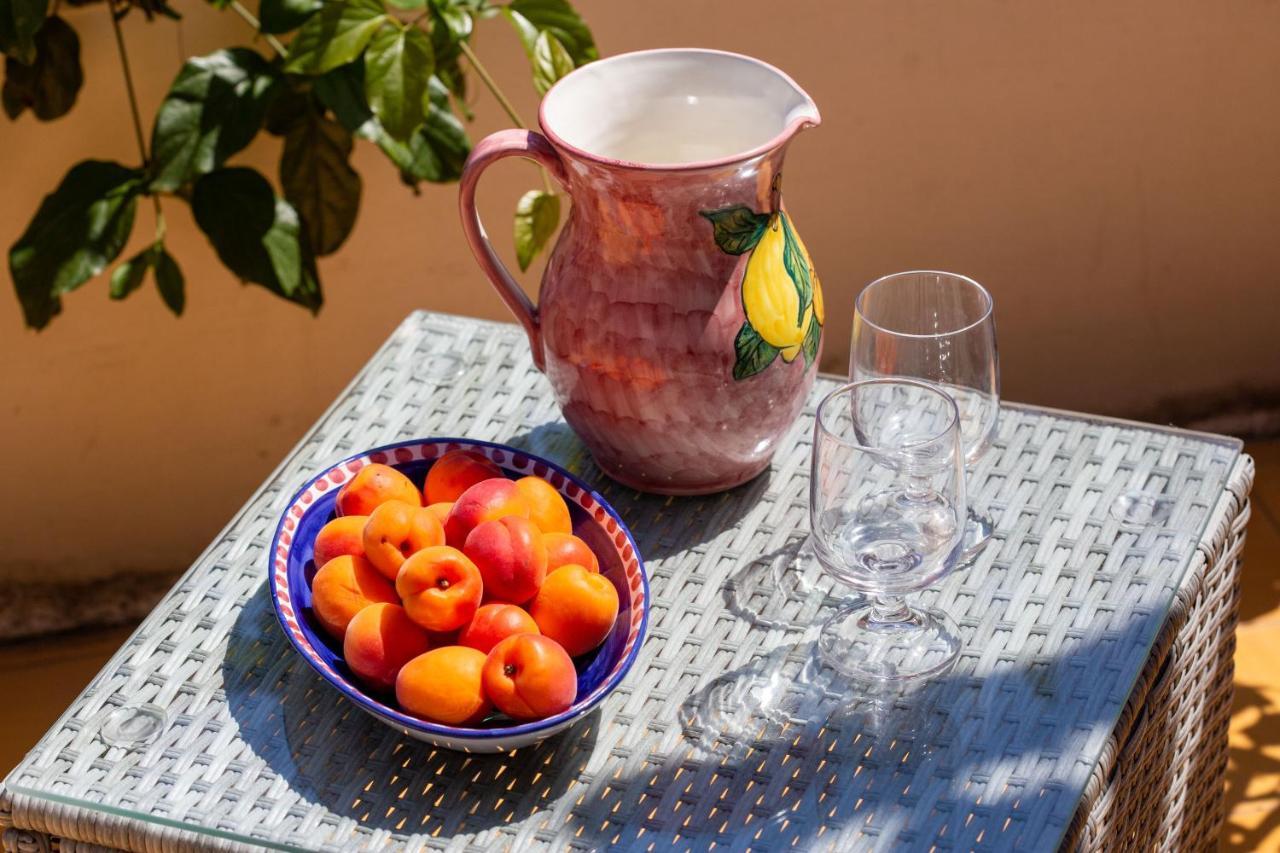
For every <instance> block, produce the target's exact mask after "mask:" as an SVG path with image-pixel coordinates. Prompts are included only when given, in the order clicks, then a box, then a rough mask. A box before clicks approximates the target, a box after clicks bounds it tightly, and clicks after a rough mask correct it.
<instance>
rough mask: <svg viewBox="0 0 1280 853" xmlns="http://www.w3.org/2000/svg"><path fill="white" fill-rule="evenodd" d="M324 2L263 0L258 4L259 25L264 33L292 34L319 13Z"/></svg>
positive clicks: (319, 0)
mask: <svg viewBox="0 0 1280 853" xmlns="http://www.w3.org/2000/svg"><path fill="white" fill-rule="evenodd" d="M323 6H324V0H262V2H261V3H259V4H258V24H259V28H260V29H261V30H262V32H264V33H274V34H280V33H290V32H293V31H294V30H296V29H297V28H298V27H300V26H302V25H303V24H305V23H306V22H307V19H308V18H310V17H311V16H312V15H314V14H315V13H316V12H319V11H320V9H321V8H322V7H323Z"/></svg>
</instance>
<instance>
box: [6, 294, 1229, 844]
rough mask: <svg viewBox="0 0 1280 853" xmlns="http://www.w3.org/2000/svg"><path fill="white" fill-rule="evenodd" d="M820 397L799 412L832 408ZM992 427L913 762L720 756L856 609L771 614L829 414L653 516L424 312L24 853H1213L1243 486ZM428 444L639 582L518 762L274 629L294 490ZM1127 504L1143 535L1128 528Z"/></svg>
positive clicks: (820, 601) (1219, 468)
mask: <svg viewBox="0 0 1280 853" xmlns="http://www.w3.org/2000/svg"><path fill="white" fill-rule="evenodd" d="M818 384H819V387H818V388H816V389H815V392H814V398H813V400H812V401H811V403H812V402H814V401H816V399H817V397H818V395H819V394H820V393H821V392H823V391H825V390H826V389H829V388H830V387H832V384H833V383H832V382H831V381H830V380H820V381H819V383H818ZM1001 418H1002V419H1001V427H1000V434H999V438H998V441H997V442H996V444H995V445H994V447H993V449H992V450H991V452H989V453H988V454H987V455H986V456H985V457H984V459H983V461H982V462H981V463H980V465H979V467H978V470H977V471H976V472H975V474H974V476H973V479H972V485H971V491H972V493H973V495H972V496H973V499H974V500H975V501H976V502H978V503H979V504H980V505H983V506H986V507H990V508H991V510H992V513H993V515H994V516H995V518H996V519H997V530H996V541H995V542H994V543H993V544H992V546H990V547H988V549H987V550H986V551H985V552H984V553H983V555H982V556H981V557H980V558H979V559H978V560H977V562H976V563H975V564H974V565H972V566H971V567H969V568H967V569H965V570H964V571H959V572H956V573H954V574H953V575H951V576H950V577H949V578H948V579H946V580H945V581H944V582H943V583H942V584H941V585H940V587H939V589H937V590H935V591H933V592H930V593H927V594H926V595H925V598H926V599H928V600H929V601H930V602H931V603H933V604H934V605H935V606H939V607H942V608H945V609H946V610H948V611H949V612H950V613H951V614H952V615H953V616H954V617H955V618H956V620H957V622H958V623H959V624H960V626H961V629H962V632H963V635H964V639H965V642H966V648H965V652H964V654H963V657H962V659H961V661H960V663H959V664H958V665H957V667H956V669H955V670H954V671H953V672H952V673H951V674H949V675H948V676H946V677H945V678H943V679H942V680H940V681H939V682H937V683H935V684H931V685H930V686H929V687H928V688H927V689H926V690H925V691H923V692H922V693H921V694H920V696H919V697H916V698H915V699H913V700H912V703H913V704H912V705H911V706H910V708H906V709H904V711H903V713H904V714H905V713H910V714H912V715H914V716H913V717H912V719H915V720H916V721H917V722H918V727H917V729H915V731H916V734H915V735H914V736H911V737H905V738H904V737H898V738H895V739H889V738H887V737H882V736H880V735H877V734H876V733H875V732H873V731H870V730H863V729H861V728H860V727H859V725H858V724H857V720H858V717H856V716H849V717H846V718H845V719H844V721H843V722H839V721H835V722H833V721H827V722H825V723H823V722H817V723H814V724H811V725H795V726H789V725H785V724H784V725H783V726H782V727H781V728H780V729H779V728H775V729H771V730H769V731H763V732H761V733H760V735H759V737H756V738H750V739H747V740H745V741H742V742H736V743H729V744H724V743H719V742H708V739H707V738H706V737H703V736H702V733H700V732H699V731H698V728H697V725H696V719H695V718H693V717H691V716H690V710H691V709H696V708H697V707H699V703H700V702H703V701H705V699H706V697H707V696H708V695H709V693H708V691H710V690H711V689H712V688H713V685H715V684H716V683H717V679H723V678H725V677H726V674H729V677H732V674H733V673H738V672H743V671H747V670H748V669H749V668H750V667H751V666H753V665H754V664H755V663H758V662H759V661H760V660H762V659H764V658H770V659H772V660H775V661H782V663H783V664H784V665H790V664H791V663H793V662H795V661H797V660H799V659H800V658H801V657H802V652H801V650H802V649H803V647H804V643H805V642H806V638H811V636H812V632H813V627H812V626H813V623H814V622H815V621H816V620H819V619H820V618H822V617H823V616H824V615H825V614H827V613H829V612H831V608H833V607H834V606H836V605H838V603H839V600H840V599H839V597H838V596H837V595H833V594H830V592H831V587H830V584H829V583H827V584H824V583H823V580H822V579H821V577H820V576H819V575H818V574H817V573H816V572H815V571H814V570H813V569H812V567H807V566H806V565H805V564H801V565H800V567H799V568H797V569H796V570H795V571H794V572H793V573H791V574H790V575H788V574H784V575H782V576H781V577H782V583H781V584H780V583H779V582H778V580H777V579H776V577H777V576H775V573H774V571H773V568H774V567H775V565H776V564H777V561H778V560H785V559H787V555H788V554H794V551H795V548H796V546H797V544H798V543H799V542H800V541H801V540H802V539H803V536H804V531H805V530H806V528H807V520H806V511H807V465H808V459H809V445H810V433H811V430H812V405H811V406H810V408H809V410H808V412H807V413H806V414H805V415H804V416H803V417H802V418H801V419H800V421H799V422H798V423H797V424H796V425H795V428H794V432H793V433H792V437H791V440H790V441H788V442H786V443H784V446H783V448H782V450H781V451H780V452H779V453H778V456H777V458H776V459H775V461H774V464H773V467H772V469H771V470H770V472H769V473H768V474H766V475H764V476H762V477H760V478H758V479H757V480H755V481H753V482H752V483H749V484H747V485H746V486H743V487H741V488H739V489H736V490H734V491H732V492H729V493H726V494H722V495H717V496H713V497H709V498H704V499H664V498H656V497H651V496H644V495H640V494H638V493H635V492H632V491H630V490H627V489H625V488H622V487H619V486H617V485H614V484H612V483H610V482H609V481H607V480H605V479H604V478H603V477H601V476H600V475H599V473H598V472H597V471H596V470H595V468H594V466H593V465H592V463H591V461H590V459H589V458H588V457H587V456H586V455H585V452H584V451H583V449H582V447H581V445H580V443H579V442H578V441H577V440H576V438H575V437H574V436H573V434H572V433H571V432H570V431H569V430H568V429H567V427H565V425H564V424H563V422H562V421H560V420H559V417H558V412H557V410H556V408H555V404H554V402H553V400H552V399H551V395H550V392H549V388H548V386H547V384H546V383H545V381H544V380H543V378H542V377H541V376H540V375H539V374H537V373H536V371H534V369H533V367H532V365H531V361H530V358H529V354H528V351H527V348H526V345H525V342H524V338H523V336H522V335H520V334H519V333H518V331H517V330H516V329H515V327H512V326H506V325H501V324H494V323H485V322H478V321H474V320H467V319H462V318H456V317H449V316H445V315H439V314H428V313H416V314H414V315H412V316H410V317H409V318H408V319H407V320H406V321H405V322H404V323H403V324H402V325H401V327H400V328H399V329H398V330H397V332H396V333H395V334H394V335H393V336H392V338H391V339H390V340H389V341H388V342H387V344H386V345H385V346H384V347H383V348H382V349H381V350H380V351H379V352H378V353H377V354H376V355H375V356H374V358H373V359H372V360H371V361H370V363H369V364H368V365H367V366H366V367H365V368H364V370H363V371H362V372H361V373H360V375H359V376H358V377H357V378H356V380H355V381H354V382H353V383H352V385H351V386H350V387H349V388H348V389H347V390H346V392H344V393H343V394H342V395H341V396H340V397H339V399H338V400H337V402H336V403H335V404H334V405H333V406H332V407H331V408H330V409H329V411H328V412H327V413H326V414H325V415H324V416H323V417H322V418H321V419H320V421H319V422H318V423H317V424H316V426H315V427H314V428H313V429H312V430H311V432H310V433H309V434H308V435H307V436H306V437H305V438H304V439H303V441H302V442H301V443H300V444H299V445H298V447H297V448H296V449H295V450H294V452H293V453H291V454H290V455H289V457H288V458H287V459H286V460H285V461H284V462H283V463H282V464H281V465H280V467H279V468H278V469H277V470H276V471H275V472H274V473H273V474H272V475H271V476H270V477H269V478H268V480H267V482H266V483H265V484H264V485H263V487H262V488H261V489H260V490H259V491H258V493H257V494H255V495H254V496H253V497H252V498H251V499H250V500H249V502H248V504H246V506H245V507H244V509H243V510H241V512H240V513H239V514H238V515H237V516H236V517H235V518H234V519H233V520H232V521H231V523H230V524H229V525H228V526H227V528H226V529H225V530H224V531H223V532H222V533H221V534H220V535H219V536H218V538H217V539H216V540H215V541H214V542H213V544H211V545H210V546H209V548H208V550H206V551H205V553H204V554H203V555H202V556H201V557H200V558H199V559H198V560H197V561H196V563H195V565H194V566H192V568H191V569H190V571H188V572H187V573H186V575H184V576H183V578H182V579H181V580H180V581H179V582H178V583H177V585H176V586H175V587H174V588H173V590H172V591H171V592H170V593H169V595H168V596H167V597H166V598H165V599H164V600H163V601H162V602H161V604H160V605H159V606H158V607H157V608H156V610H155V611H154V612H153V613H152V614H151V615H150V616H149V617H148V618H147V620H146V621H145V622H144V623H143V624H142V626H141V627H140V628H139V629H138V630H137V632H136V633H135V634H134V635H133V636H132V637H131V638H130V639H129V641H128V642H127V643H125V645H124V646H123V647H122V648H121V649H120V650H119V651H118V652H117V653H116V655H115V656H114V657H113V658H112V660H111V661H110V662H109V663H108V664H107V665H106V667H104V669H103V670H102V672H100V673H99V674H98V676H97V677H96V678H94V680H93V682H92V683H91V684H90V685H89V686H88V687H87V688H86V689H85V691H84V692H83V693H82V694H81V695H80V697H79V698H78V699H76V701H75V702H74V703H72V705H71V706H70V707H69V708H68V709H67V711H66V712H65V714H64V715H63V716H62V718H61V719H60V720H59V721H58V722H57V723H56V724H55V725H54V726H53V727H52V728H51V729H50V730H49V732H48V733H47V734H46V735H45V736H44V738H43V739H42V740H41V741H40V742H39V743H38V744H37V745H36V747H35V748H34V749H33V750H32V751H31V752H30V754H28V755H27V757H26V758H25V759H24V760H23V762H22V763H21V764H20V765H19V766H18V767H17V768H15V769H14V770H13V772H12V773H11V774H10V775H9V776H8V778H7V779H6V780H5V782H4V787H3V789H2V790H0V824H2V825H3V826H4V827H5V831H4V836H3V838H4V844H5V847H6V849H9V850H42V849H51V848H52V847H55V846H56V847H59V848H60V849H76V850H80V849H93V848H94V846H95V845H98V846H105V847H117V848H130V849H140V850H156V849H161V848H163V849H166V850H167V849H175V848H181V849H187V848H192V849H195V848H200V849H210V848H213V849H224V848H238V847H242V846H248V845H259V846H265V847H272V848H278V849H298V848H307V849H314V848H321V849H356V848H362V849H365V848H367V849H373V848H379V849H381V848H384V847H387V846H389V845H392V844H394V845H400V846H403V847H404V848H406V849H424V848H430V849H434V848H447V849H451V850H473V849H474V850H494V849H516V850H523V849H528V848H530V847H534V846H539V845H545V846H549V847H553V848H556V849H563V848H565V847H572V848H575V849H579V848H580V849H592V848H600V847H606V846H617V847H623V848H631V849H643V850H648V849H656V850H665V849H667V848H671V847H675V848H679V849H706V848H710V847H713V846H714V847H717V848H718V847H727V848H730V849H734V850H739V849H761V850H763V849H779V848H785V847H797V848H816V849H889V848H893V849H901V848H910V849H921V850H928V849H931V848H936V849H945V850H950V849H955V850H968V849H972V848H984V849H987V848H989V849H1006V848H1016V849H1034V850H1052V849H1055V848H1058V847H1060V846H1063V847H1081V848H1091V849H1097V848H1106V849H1118V848H1121V847H1129V846H1134V847H1143V848H1158V849H1163V850H1169V849H1178V848H1186V847H1199V846H1207V845H1209V844H1212V843H1213V841H1214V838H1215V837H1216V833H1217V830H1218V827H1219V824H1220V821H1221V787H1222V785H1221V783H1222V775H1223V772H1224V771H1225V764H1226V718H1227V712H1228V709H1229V706H1230V697H1231V693H1230V690H1231V687H1230V683H1231V650H1232V647H1233V629H1234V625H1235V618H1236V589H1237V585H1236V578H1237V568H1238V556H1239V549H1240V544H1241V540H1242V538H1243V525H1244V520H1245V519H1246V518H1247V515H1248V506H1247V494H1248V490H1249V486H1250V483H1251V478H1252V463H1251V462H1250V460H1249V459H1248V457H1247V456H1243V455H1242V454H1241V453H1240V445H1239V443H1238V442H1236V441H1234V440H1229V439H1224V438H1220V437H1216V436H1208V435H1201V434H1193V433H1187V432H1179V431H1175V430H1168V429H1160V428H1156V427H1148V426H1144V425H1139V424H1131V423H1124V422H1118V421H1107V420H1101V419H1094V418H1086V417H1082V416H1078V415H1072V414H1066V413H1060V412H1049V411H1045V410H1040V409H1032V408H1025V407H1019V406H1006V407H1005V409H1004V411H1003V413H1002V415H1001ZM427 435H459V436H462V435H465V436H472V437H475V438H482V439H493V440H501V441H506V442H510V443H513V444H516V445H519V446H523V447H524V448H526V449H528V450H530V451H533V452H536V453H539V454H542V455H545V456H548V457H551V458H554V459H556V460H558V461H560V462H562V463H563V464H566V465H567V466H568V467H569V468H570V469H572V470H575V471H577V472H578V473H580V474H581V475H582V476H584V477H585V478H587V479H588V480H590V481H594V482H595V483H597V484H598V486H599V487H600V489H601V491H602V493H603V494H605V496H606V497H607V498H608V499H609V500H610V501H611V502H613V503H614V505H615V506H616V507H617V508H618V510H619V511H620V512H621V513H622V515H623V517H624V518H626V519H627V521H628V524H629V525H630V526H631V528H632V529H633V531H634V532H635V534H636V537H637V539H638V541H639V544H640V548H641V551H642V553H643V554H644V556H645V558H646V561H647V564H648V569H649V572H650V575H651V579H652V593H653V610H652V613H651V619H650V635H649V638H648V640H647V642H646V644H645V646H644V648H643V649H642V651H641V654H640V658H639V661H638V662H637V665H636V667H635V668H634V669H633V670H632V672H631V673H630V675H629V676H628V678H627V680H626V681H625V682H624V683H623V685H622V686H621V687H620V688H619V690H618V691H617V692H616V693H615V694H614V695H612V696H611V697H610V698H609V699H608V700H607V701H606V702H605V703H604V705H603V706H602V709H601V710H599V711H598V712H596V713H594V714H593V715H592V716H591V717H589V718H588V719H587V720H585V721H584V722H582V723H580V724H579V725H578V726H576V727H574V728H573V729H571V730H570V731H569V732H567V733H566V734H564V735H562V736H560V737H558V738H556V739H554V740H552V741H550V742H547V743H545V744H542V745H539V746H537V747H531V748H529V749H526V750H522V751H520V752H517V753H515V754H512V755H509V756H465V755H461V754H456V753H450V752H447V751H437V750H433V749H431V748H429V747H427V746H425V745H423V744H419V743H417V742H414V741H411V740H407V739H405V738H402V737H400V736H399V735H397V734H396V733H395V732H393V731H392V730H390V729H388V728H386V727H384V726H382V725H381V724H380V723H378V722H376V721H375V720H373V719H372V718H369V717H366V716H365V715H364V714H362V713H361V712H360V711H358V710H357V709H355V708H354V707H353V706H351V705H350V704H349V703H347V702H346V701H345V700H344V699H343V698H341V697H340V696H339V695H338V694H337V693H336V692H334V691H333V690H331V689H329V688H328V687H327V685H325V684H324V683H323V682H322V681H321V680H320V679H319V678H318V677H316V676H314V675H312V674H311V672H310V670H309V669H308V668H307V667H306V665H305V664H304V663H303V662H302V661H301V660H300V659H299V658H298V657H297V656H296V655H294V654H293V652H292V650H291V649H290V647H289V646H288V644H287V641H286V640H285V638H284V635H283V634H282V633H281V631H280V630H279V628H278V627H277V626H276V624H275V623H274V618H273V616H272V612H271V606H270V602H269V599H268V593H267V584H266V565H267V557H266V554H265V549H266V548H267V546H268V543H269V540H270V534H271V531H272V530H273V529H274V525H275V522H276V518H277V514H278V513H279V512H280V511H281V509H282V507H283V506H284V505H285V503H286V501H287V500H288V498H289V497H290V495H291V494H292V493H293V491H294V490H295V489H296V488H297V487H298V486H299V485H300V484H301V483H302V482H303V481H304V480H305V479H306V478H307V477H308V476H309V475H311V474H312V473H313V472H315V471H316V470H318V469H320V468H321V467H323V466H324V465H326V464H327V463H329V462H330V461H332V460H334V459H336V458H340V457H342V456H345V455H348V454H350V453H353V452H355V451H357V450H360V449H362V448H365V447H368V446H372V445H376V444H382V443H386V442H391V441H395V440H399V439H405V438H410V437H415V436H427ZM1131 489H1140V490H1142V491H1143V492H1144V493H1145V494H1146V495H1148V496H1149V497H1150V499H1151V500H1150V502H1149V503H1148V504H1145V505H1144V507H1145V510H1147V511H1148V512H1147V515H1149V516H1150V517H1149V518H1141V519H1138V520H1127V521H1126V520H1122V518H1120V517H1118V516H1117V512H1116V507H1117V501H1118V499H1120V498H1121V497H1122V496H1123V495H1124V494H1125V493H1126V492H1127V491H1128V490H1131ZM788 579H789V580H788ZM8 701H21V698H20V697H15V696H10V697H8ZM122 709H123V710H122ZM149 714H154V716H149ZM691 719H693V720H694V722H690V720H691ZM111 723H114V724H117V728H118V729H119V730H118V731H116V732H115V735H116V736H115V737H114V738H113V737H109V736H105V735H104V732H103V727H104V725H109V724H111ZM120 723H123V725H122V726H121V725H118V724H120ZM130 738H134V740H133V741H132V742H131V741H130ZM109 741H110V742H109Z"/></svg>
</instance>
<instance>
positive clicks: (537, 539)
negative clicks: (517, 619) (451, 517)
mask: <svg viewBox="0 0 1280 853" xmlns="http://www.w3.org/2000/svg"><path fill="white" fill-rule="evenodd" d="M462 553H464V554H466V555H467V556H468V557H470V558H471V562H473V563H475V564H476V568H477V569H479V570H480V577H482V578H484V590H485V593H487V594H488V595H490V596H492V597H493V598H495V599H497V600H498V601H509V602H512V603H513V604H521V603H523V602H525V601H528V600H529V599H531V598H533V595H534V593H536V592H537V591H538V587H540V586H542V579H543V578H545V577H546V576H547V546H546V545H544V544H542V531H541V530H539V529H538V525H536V524H534V523H533V522H532V521H530V520H529V519H527V518H520V517H519V516H515V515H508V516H506V517H505V518H500V519H498V520H497V521H486V522H485V523H484V524H481V525H479V526H478V527H476V528H475V529H474V530H472V531H471V533H470V534H469V535H468V536H467V541H466V543H465V544H464V545H463V546H462Z"/></svg>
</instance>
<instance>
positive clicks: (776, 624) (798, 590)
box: [722, 531, 856, 631]
mask: <svg viewBox="0 0 1280 853" xmlns="http://www.w3.org/2000/svg"><path fill="white" fill-rule="evenodd" d="M722 591H723V593H724V601H725V606H726V607H728V608H729V612H731V613H733V614H734V615H735V616H737V617H739V618H740V619H745V620H747V621H748V622H751V623H753V624H755V625H757V626H759V627H761V628H779V629H782V630H789V631H794V630H803V629H804V628H807V627H808V626H810V625H812V624H814V623H815V622H817V621H818V619H819V613H821V612H822V611H824V610H828V611H829V610H832V609H833V608H838V607H840V606H842V605H844V604H846V603H849V602H851V601H853V600H855V598H856V596H854V594H853V592H852V591H851V590H849V589H848V588H847V587H842V586H841V585H840V584H838V583H836V582H835V581H834V580H833V579H832V578H831V576H830V575H828V574H826V573H825V572H824V571H823V570H822V566H821V564H819V563H818V560H817V558H816V557H815V556H814V554H813V549H812V547H811V545H810V544H809V536H808V532H807V531H802V532H799V533H797V534H795V535H793V536H792V538H790V539H788V540H787V542H786V544H784V545H783V546H782V547H781V548H778V549H777V550H775V551H771V552H769V553H767V554H763V555H761V556H760V557H759V558H758V559H756V560H754V561H752V562H750V563H748V564H747V565H745V566H743V567H742V568H741V569H739V570H738V571H737V572H735V573H734V574H733V575H731V576H730V577H729V579H728V580H727V581H725V584H724V587H723V590H722Z"/></svg>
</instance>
